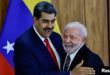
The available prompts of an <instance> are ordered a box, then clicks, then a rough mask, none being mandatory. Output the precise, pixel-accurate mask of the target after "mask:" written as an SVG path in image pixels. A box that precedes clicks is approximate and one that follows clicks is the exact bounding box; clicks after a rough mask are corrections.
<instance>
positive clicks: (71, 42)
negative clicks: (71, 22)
mask: <svg viewBox="0 0 110 75" xmlns="http://www.w3.org/2000/svg"><path fill="white" fill-rule="evenodd" d="M84 40H85V39H84V37H82V36H81V35H80V31H79V30H78V29H76V28H67V29H65V31H64V33H63V46H64V49H65V51H66V52H67V53H69V54H71V53H73V52H74V51H76V50H77V49H78V48H80V47H81V45H82V44H83V43H84Z"/></svg>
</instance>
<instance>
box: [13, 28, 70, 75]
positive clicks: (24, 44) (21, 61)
mask: <svg viewBox="0 0 110 75" xmlns="http://www.w3.org/2000/svg"><path fill="white" fill-rule="evenodd" d="M49 38H50V40H51V42H52V43H53V45H54V47H55V48H56V50H57V52H58V54H59V56H60V57H63V51H64V50H63V47H62V40H61V37H60V35H59V34H57V33H55V32H52V34H51V36H50V37H49ZM14 50H15V51H14V63H15V75H69V72H60V70H58V69H57V68H56V65H55V64H54V62H53V60H52V58H51V56H50V54H49V52H48V50H47V48H46V47H45V45H44V43H43V42H42V41H41V39H40V38H39V37H38V36H37V34H36V33H35V31H34V29H33V28H32V27H31V28H30V29H29V30H28V31H26V32H25V33H24V34H22V35H21V36H20V37H19V38H18V39H17V40H16V42H15V45H14Z"/></svg>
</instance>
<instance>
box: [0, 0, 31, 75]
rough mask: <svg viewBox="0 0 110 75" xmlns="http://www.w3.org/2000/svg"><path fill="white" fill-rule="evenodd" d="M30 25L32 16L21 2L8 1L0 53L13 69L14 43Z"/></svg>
mask: <svg viewBox="0 0 110 75" xmlns="http://www.w3.org/2000/svg"><path fill="white" fill-rule="evenodd" d="M32 24H33V16H32V14H31V12H30V11H29V10H28V8H27V7H26V5H25V4H24V2H23V0H9V6H8V11H7V15H6V18H5V22H4V25H3V28H2V32H1V33H0V53H1V54H2V55H3V56H4V57H5V58H6V60H7V61H8V63H9V64H10V65H11V66H12V67H13V68H14V63H13V51H14V48H13V46H14V42H15V40H16V38H17V37H18V36H20V35H21V34H22V33H23V32H25V31H26V30H27V29H28V28H29V27H30V26H32ZM8 75H9V74H8Z"/></svg>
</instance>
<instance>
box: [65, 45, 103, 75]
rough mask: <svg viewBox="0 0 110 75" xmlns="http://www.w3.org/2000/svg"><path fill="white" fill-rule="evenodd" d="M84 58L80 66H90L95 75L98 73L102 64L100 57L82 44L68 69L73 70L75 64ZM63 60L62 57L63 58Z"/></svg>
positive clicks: (98, 74)
mask: <svg viewBox="0 0 110 75" xmlns="http://www.w3.org/2000/svg"><path fill="white" fill-rule="evenodd" d="M81 60H84V64H83V65H82V66H85V67H92V68H94V69H95V71H96V75H100V70H101V67H103V66H104V64H103V62H102V60H101V59H100V57H99V56H98V55H97V54H95V53H93V52H92V51H91V50H90V49H89V48H87V47H86V45H84V46H83V47H82V48H81V49H80V50H79V51H78V53H77V54H76V56H75V58H74V60H73V61H72V63H71V65H70V68H69V70H73V69H74V68H75V66H76V65H77V64H79V63H80V62H81ZM63 61H64V59H63Z"/></svg>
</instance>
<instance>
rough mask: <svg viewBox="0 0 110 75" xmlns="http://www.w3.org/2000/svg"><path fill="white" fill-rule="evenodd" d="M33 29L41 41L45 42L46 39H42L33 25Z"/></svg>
mask: <svg viewBox="0 0 110 75" xmlns="http://www.w3.org/2000/svg"><path fill="white" fill-rule="evenodd" d="M33 29H34V31H35V33H36V34H37V35H38V36H39V37H40V39H41V40H42V41H43V42H44V40H45V38H44V37H42V36H41V35H40V34H39V33H38V31H37V29H36V28H35V26H34V25H33Z"/></svg>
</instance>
